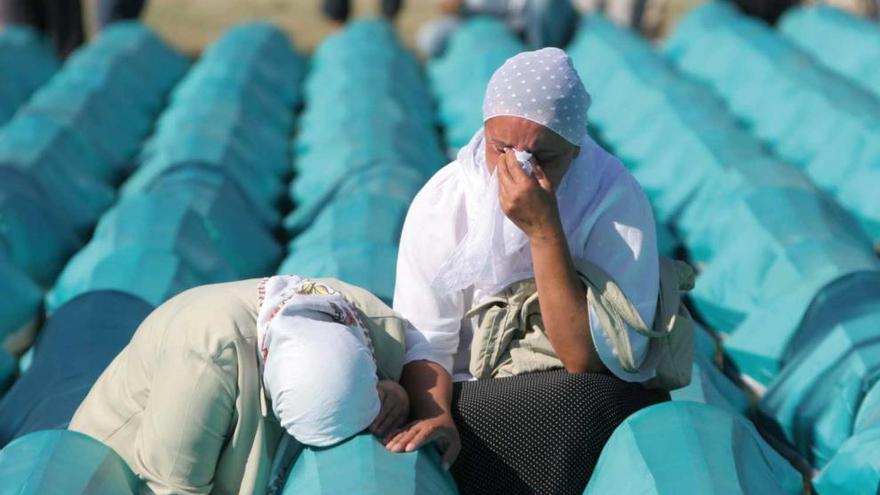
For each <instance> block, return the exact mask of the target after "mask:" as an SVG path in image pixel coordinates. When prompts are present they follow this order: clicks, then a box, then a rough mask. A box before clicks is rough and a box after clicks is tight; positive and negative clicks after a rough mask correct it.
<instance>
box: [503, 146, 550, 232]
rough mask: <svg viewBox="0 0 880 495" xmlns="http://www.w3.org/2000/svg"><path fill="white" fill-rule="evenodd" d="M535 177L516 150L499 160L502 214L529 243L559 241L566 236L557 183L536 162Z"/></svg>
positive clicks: (532, 162)
mask: <svg viewBox="0 0 880 495" xmlns="http://www.w3.org/2000/svg"><path fill="white" fill-rule="evenodd" d="M529 163H530V164H531V168H532V174H531V175H529V174H528V173H526V171H525V170H523V166H522V165H521V164H520V163H519V161H518V160H517V156H516V152H515V151H514V150H512V149H507V151H506V152H505V153H504V154H503V155H501V156H499V157H498V167H497V168H498V199H499V201H500V202H501V210H502V211H503V212H504V214H505V215H507V217H508V218H509V219H510V220H511V221H512V222H513V223H514V224H516V226H517V227H519V228H520V230H522V231H523V233H525V234H526V236H528V238H529V240H530V241H532V242H534V241H536V240H540V239H542V238H546V237H556V236H558V235H559V234H560V233H561V232H562V222H561V221H560V219H559V209H558V205H557V203H556V194H555V193H554V191H553V183H552V182H551V181H550V179H549V178H548V177H547V175H546V174H545V173H544V169H543V168H542V167H541V165H539V164H538V163H535V161H534V159H531V160H530V162H529Z"/></svg>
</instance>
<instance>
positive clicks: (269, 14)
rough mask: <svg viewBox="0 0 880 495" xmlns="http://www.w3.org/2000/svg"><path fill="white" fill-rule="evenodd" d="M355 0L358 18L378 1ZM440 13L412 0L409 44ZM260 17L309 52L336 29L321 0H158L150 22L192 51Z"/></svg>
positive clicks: (405, 26)
mask: <svg viewBox="0 0 880 495" xmlns="http://www.w3.org/2000/svg"><path fill="white" fill-rule="evenodd" d="M90 3H94V0H92V1H91V2H90ZM353 3H354V15H355V16H363V15H370V14H372V13H375V12H377V10H376V9H377V5H378V1H376V0H356V1H355V2H353ZM436 11H437V9H436V7H435V3H434V1H433V0H415V1H413V0H410V1H409V2H407V4H406V7H405V8H404V9H403V12H402V13H401V15H400V18H399V19H398V21H397V22H398V27H399V29H400V33H401V34H402V35H403V37H404V39H405V40H406V42H407V44H408V45H410V46H412V43H413V39H414V37H415V32H416V30H417V29H418V27H419V25H421V24H422V23H423V22H425V21H426V20H428V19H430V18H431V17H433V16H434V15H435V14H436ZM256 19H268V20H271V21H272V22H274V23H276V24H278V25H279V26H282V27H283V28H284V29H285V31H287V32H288V34H290V35H291V37H292V39H293V40H294V41H295V43H296V45H297V47H298V48H300V49H301V50H304V51H307V52H311V51H312V50H313V49H314V47H315V46H316V45H317V44H318V43H319V42H320V41H321V40H322V39H323V38H324V37H325V36H326V35H327V34H329V33H331V32H332V26H331V25H330V24H329V23H328V22H327V21H326V20H325V19H324V18H323V17H322V16H321V12H320V2H319V1H317V0H249V1H247V2H244V1H242V0H187V1H181V0H153V1H151V2H149V6H148V8H147V12H146V17H145V20H146V22H147V24H149V25H150V26H152V27H153V28H155V29H156V30H157V31H158V32H159V33H160V34H161V35H162V37H163V38H165V39H166V40H168V41H169V42H170V43H171V44H173V45H174V46H175V47H177V48H179V49H181V50H182V51H184V52H186V53H188V54H196V53H198V52H200V51H201V50H202V49H203V48H204V47H205V46H206V45H208V44H210V43H211V41H213V40H214V39H216V38H217V37H218V36H219V35H220V34H221V33H222V32H223V31H225V30H226V29H228V28H229V27H231V26H233V25H234V24H236V23H240V22H244V21H247V20H256Z"/></svg>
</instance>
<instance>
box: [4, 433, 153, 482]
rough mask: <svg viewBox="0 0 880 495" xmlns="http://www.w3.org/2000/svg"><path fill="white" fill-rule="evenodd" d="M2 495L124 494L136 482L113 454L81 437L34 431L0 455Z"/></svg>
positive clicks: (104, 447) (128, 470)
mask: <svg viewBox="0 0 880 495" xmlns="http://www.w3.org/2000/svg"><path fill="white" fill-rule="evenodd" d="M0 480H3V482H2V483H0V494H2V495H7V494H8V495H13V494H14V495H47V494H53V495H54V494H59V495H61V494H64V495H77V494H83V495H86V494H88V495H104V494H107V495H110V494H113V495H117V494H118V495H125V494H131V493H137V489H138V484H139V481H138V478H137V476H135V474H134V473H133V472H132V471H131V469H129V467H128V465H126V463H125V461H123V460H122V458H121V457H119V456H118V455H117V454H116V453H115V452H113V449H111V448H110V447H107V446H106V445H104V444H102V443H101V442H99V441H97V440H94V439H93V438H91V437H88V436H86V435H83V434H82V433H78V432H73V431H67V430H46V431H38V432H35V433H31V434H30V435H26V436H24V437H21V438H19V439H18V440H16V441H14V442H12V443H10V444H9V445H7V446H6V447H5V448H4V449H3V450H0Z"/></svg>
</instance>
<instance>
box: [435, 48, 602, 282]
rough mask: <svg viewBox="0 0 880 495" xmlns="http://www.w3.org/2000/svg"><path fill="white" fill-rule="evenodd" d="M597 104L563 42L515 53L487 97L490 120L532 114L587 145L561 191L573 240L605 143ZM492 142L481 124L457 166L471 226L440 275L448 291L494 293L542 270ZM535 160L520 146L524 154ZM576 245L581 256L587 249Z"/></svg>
mask: <svg viewBox="0 0 880 495" xmlns="http://www.w3.org/2000/svg"><path fill="white" fill-rule="evenodd" d="M589 106H590V96H589V94H587V91H586V89H584V85H583V83H582V82H581V80H580V76H578V74H577V71H576V70H575V69H574V67H573V66H572V63H571V59H570V58H569V57H568V55H566V54H565V52H563V51H562V50H560V49H558V48H544V49H541V50H536V51H532V52H523V53H520V54H518V55H516V56H515V57H512V58H510V59H508V60H507V62H505V63H504V65H503V66H502V67H501V68H500V69H498V70H497V71H496V72H495V74H494V75H493V76H492V79H491V80H490V81H489V86H488V89H487V90H486V97H485V99H484V101H483V118H484V122H485V121H487V120H489V119H490V118H492V117H496V116H499V115H510V116H514V117H520V118H524V119H528V120H531V121H533V122H536V123H538V124H540V125H543V126H545V127H547V128H549V129H551V130H553V131H554V132H556V133H557V134H559V135H560V136H562V137H563V138H564V139H565V140H566V141H568V142H570V143H572V144H575V145H577V146H580V147H581V151H582V152H581V154H580V155H579V157H578V159H577V160H575V161H574V162H573V163H572V164H571V167H570V168H569V170H568V172H566V174H565V176H564V178H563V180H562V183H561V184H560V185H559V186H558V188H557V191H556V198H557V201H558V203H559V212H560V216H561V218H562V224H563V229H564V230H565V233H566V236H567V238H568V239H569V241H571V240H572V239H573V238H574V236H573V235H572V233H573V231H574V229H575V228H577V227H578V225H579V224H580V223H581V219H582V215H583V214H584V212H585V211H586V208H587V205H588V204H589V202H590V201H591V199H592V198H591V197H590V195H589V193H588V187H587V186H586V184H587V181H589V178H588V177H587V175H588V173H589V171H590V168H591V167H590V163H587V160H590V159H595V153H594V152H593V150H594V149H595V148H598V147H597V146H596V145H595V143H593V142H592V140H591V139H590V137H589V136H588V135H587V110H588V109H589ZM485 146H486V145H485V141H484V134H483V129H480V130H479V131H478V132H477V133H476V135H474V137H473V138H472V139H471V141H470V143H468V145H467V146H465V147H464V148H462V149H461V150H460V151H459V153H458V159H457V164H458V166H459V169H460V172H461V173H462V174H463V175H464V176H465V178H466V180H465V182H466V184H467V186H468V187H467V190H466V198H467V212H468V230H467V234H465V237H464V239H463V240H462V241H461V242H460V243H459V244H458V246H456V248H455V249H454V250H453V251H452V253H451V254H450V255H449V257H448V258H447V259H446V260H445V261H444V262H443V263H442V264H441V266H440V269H439V270H438V273H437V274H436V276H435V277H434V280H433V281H432V286H433V287H434V289H435V290H437V291H438V292H440V293H450V292H453V291H457V290H461V289H465V288H467V287H471V286H473V287H474V288H475V289H477V290H478V291H480V292H481V293H482V294H493V293H495V292H498V291H500V290H501V289H503V288H504V287H506V286H507V285H509V284H511V283H513V282H516V281H517V280H522V279H525V278H529V277H532V276H534V271H533V268H532V257H531V253H530V251H529V246H528V238H527V237H526V235H525V234H524V233H523V232H522V230H520V229H519V227H517V226H516V225H515V224H514V223H513V222H512V221H511V220H510V219H509V218H507V216H506V215H505V214H504V212H503V211H502V210H501V205H500V203H499V201H498V176H497V173H492V174H491V175H490V174H489V168H488V166H487V164H486V148H485ZM517 151H518V150H517ZM529 158H530V157H529V155H528V154H524V153H523V152H521V151H518V152H517V159H518V160H523V159H529ZM524 168H525V167H524ZM569 248H570V249H571V250H572V255H573V256H577V255H578V253H579V252H580V251H581V250H582V248H583V247H582V246H580V247H579V246H573V245H569Z"/></svg>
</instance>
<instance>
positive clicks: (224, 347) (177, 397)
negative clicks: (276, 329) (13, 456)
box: [70, 279, 407, 494]
mask: <svg viewBox="0 0 880 495" xmlns="http://www.w3.org/2000/svg"><path fill="white" fill-rule="evenodd" d="M322 281H323V282H324V283H326V284H327V285H329V286H331V287H333V288H335V289H337V290H338V291H339V292H341V293H342V294H344V295H345V296H346V298H348V299H349V301H351V302H352V303H353V304H354V306H355V307H357V308H358V309H359V310H360V311H361V312H362V313H363V314H362V316H363V320H364V322H365V324H366V325H367V326H368V327H369V330H370V333H371V336H372V338H373V343H374V345H375V348H376V360H377V363H378V367H379V370H380V373H382V374H383V375H384V376H386V377H389V378H392V379H395V380H396V379H398V378H399V377H400V372H401V368H402V366H403V354H404V334H405V329H406V328H405V327H406V325H407V323H406V321H405V320H403V319H402V318H400V317H399V316H398V315H397V314H396V313H394V312H393V311H392V310H391V309H390V308H388V307H387V306H386V305H385V304H383V303H382V302H381V301H380V300H379V299H378V298H376V297H375V296H373V295H372V294H370V293H369V292H367V291H365V290H363V289H360V288H357V287H354V286H351V285H348V284H345V283H342V282H339V281H336V280H331V279H322ZM259 285H260V279H254V280H245V281H241V282H232V283H226V284H216V285H208V286H204V287H198V288H195V289H191V290H189V291H186V292H184V293H182V294H180V295H178V296H176V297H174V298H173V299H171V300H169V301H168V302H166V303H165V304H163V305H161V306H160V307H159V308H157V309H156V310H155V311H154V312H153V313H152V314H150V315H149V316H148V317H147V319H146V320H144V322H143V323H142V324H141V325H140V327H139V328H138V329H137V331H136V332H135V334H134V336H133V337H132V340H131V342H130V343H129V344H128V346H126V347H125V349H123V350H122V352H121V353H120V354H119V355H118V356H117V357H116V359H114V360H113V362H112V363H111V364H110V366H109V367H108V368H107V369H106V370H105V371H104V373H103V374H102V375H101V377H100V378H99V379H98V381H97V382H96V383H95V385H94V387H92V389H91V391H90V392H89V394H88V396H86V398H85V400H84V401H83V403H82V404H81V405H80V407H79V409H78V410H77V411H76V413H75V414H74V417H73V420H72V421H71V423H70V429H71V430H76V431H80V432H82V433H85V434H87V435H90V436H92V437H94V438H96V439H98V440H100V441H102V442H104V443H105V444H107V445H109V446H110V447H112V448H113V449H114V450H115V451H116V452H117V453H118V454H119V455H120V456H122V457H123V458H124V459H125V460H126V462H127V463H128V464H129V466H130V467H131V468H132V470H133V471H134V472H135V473H137V475H138V476H139V477H140V478H141V479H143V480H144V481H145V482H146V485H145V488H144V491H145V492H147V493H187V494H188V493H221V494H232V493H263V492H264V491H265V488H266V484H267V481H268V476H269V474H270V468H271V465H272V458H273V455H274V453H275V450H276V447H277V445H278V442H279V440H280V438H281V435H282V433H283V431H282V429H281V427H280V425H279V424H278V421H277V419H276V418H275V417H274V415H273V413H272V408H271V405H270V404H269V403H268V396H267V395H266V393H265V392H264V390H263V387H262V380H261V379H260V372H259V366H258V358H257V329H256V320H257V313H258V311H259V302H258V300H259V295H258V291H259Z"/></svg>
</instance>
